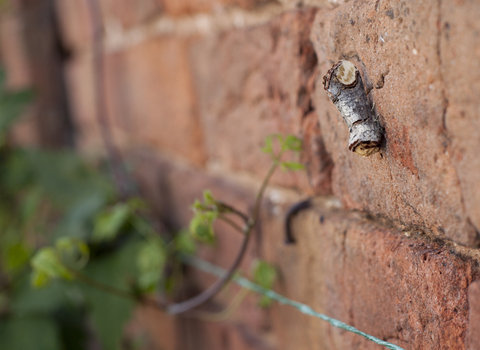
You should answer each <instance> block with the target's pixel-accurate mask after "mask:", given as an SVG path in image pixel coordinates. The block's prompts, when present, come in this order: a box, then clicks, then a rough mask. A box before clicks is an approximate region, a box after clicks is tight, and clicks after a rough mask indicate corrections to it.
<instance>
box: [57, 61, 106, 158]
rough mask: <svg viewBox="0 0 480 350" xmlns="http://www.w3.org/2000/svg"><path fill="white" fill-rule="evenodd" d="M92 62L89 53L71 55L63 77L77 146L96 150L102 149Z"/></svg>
mask: <svg viewBox="0 0 480 350" xmlns="http://www.w3.org/2000/svg"><path fill="white" fill-rule="evenodd" d="M92 63H93V62H92V58H91V56H89V55H77V56H75V57H73V58H72V59H71V60H69V62H68V64H67V65H66V68H65V77H66V86H67V92H68V97H69V101H70V103H71V105H70V109H71V112H72V118H73V122H74V125H75V129H76V143H77V147H78V148H79V149H83V150H88V151H95V152H98V150H103V142H102V140H101V138H100V130H99V125H98V122H97V119H96V109H95V89H94V85H93V84H94V82H93V67H92Z"/></svg>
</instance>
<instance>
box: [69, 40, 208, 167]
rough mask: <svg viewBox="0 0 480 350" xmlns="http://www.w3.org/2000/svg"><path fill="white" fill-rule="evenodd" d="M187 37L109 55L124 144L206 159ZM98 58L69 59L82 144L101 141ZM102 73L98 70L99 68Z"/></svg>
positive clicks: (109, 84) (109, 82)
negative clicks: (95, 67) (94, 60)
mask: <svg viewBox="0 0 480 350" xmlns="http://www.w3.org/2000/svg"><path fill="white" fill-rule="evenodd" d="M186 48H187V42H185V41H183V40H182V39H176V38H157V39H152V40H149V41H146V42H144V43H142V44H139V45H137V46H134V47H131V48H129V49H127V50H124V51H120V52H116V53H111V54H108V55H107V56H106V58H105V71H104V74H105V90H106V103H107V110H108V118H109V121H110V123H111V127H112V131H115V132H117V139H119V140H123V141H121V142H122V143H127V145H126V146H127V147H128V144H141V145H142V146H145V147H151V148H160V149H162V150H164V151H166V152H172V153H176V154H177V155H180V156H183V157H184V158H186V159H189V160H190V161H192V162H193V163H195V164H202V163H203V161H204V151H203V142H202V130H201V128H200V127H199V121H198V117H197V113H196V110H195V103H196V101H195V96H194V95H193V91H192V86H191V77H190V75H189V67H188V62H187V61H186ZM92 64H93V63H92V57H91V56H89V55H77V56H76V57H75V58H74V59H73V60H71V62H69V64H68V68H67V72H68V77H69V79H68V81H69V92H70V96H71V100H72V101H73V106H74V108H73V109H74V117H75V120H76V122H77V126H78V127H79V129H80V144H82V145H98V144H99V141H100V140H99V132H98V125H97V124H98V123H97V120H96V117H95V115H96V110H95V91H96V90H95V87H94V85H93V84H94V79H93V74H94V72H93V70H92V69H93V67H92ZM95 74H98V73H95Z"/></svg>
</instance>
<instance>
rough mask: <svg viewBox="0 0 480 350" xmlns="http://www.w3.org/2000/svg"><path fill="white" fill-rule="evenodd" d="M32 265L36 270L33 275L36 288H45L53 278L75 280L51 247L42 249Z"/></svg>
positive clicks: (34, 257)
mask: <svg viewBox="0 0 480 350" xmlns="http://www.w3.org/2000/svg"><path fill="white" fill-rule="evenodd" d="M31 265H32V268H33V270H34V271H33V275H32V284H33V286H34V287H37V288H38V287H43V286H45V285H46V284H47V283H48V281H49V279H52V278H59V277H61V278H64V279H69V280H71V279H73V275H72V273H71V272H70V271H68V270H67V269H66V268H65V266H64V265H63V264H62V262H61V261H60V259H59V258H58V255H57V252H56V251H55V249H53V248H51V247H46V248H42V249H40V250H39V251H38V252H37V253H36V254H35V255H34V256H33V258H32V259H31Z"/></svg>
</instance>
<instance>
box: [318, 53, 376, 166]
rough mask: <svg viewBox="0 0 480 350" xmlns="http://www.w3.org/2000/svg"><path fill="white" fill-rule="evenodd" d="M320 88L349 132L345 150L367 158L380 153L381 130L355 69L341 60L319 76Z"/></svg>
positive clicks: (347, 62) (351, 64)
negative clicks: (321, 78)
mask: <svg viewBox="0 0 480 350" xmlns="http://www.w3.org/2000/svg"><path fill="white" fill-rule="evenodd" d="M323 86H324V88H325V91H327V94H328V96H329V97H330V99H331V100H332V101H333V103H334V104H335V106H336V107H337V109H338V110H339V111H340V114H341V115H342V117H343V120H345V123H346V124H347V126H348V129H349V130H350V140H349V142H348V149H349V150H350V151H352V152H355V153H357V154H358V155H361V156H362V157H368V156H370V155H372V154H374V153H376V152H378V151H379V150H380V143H381V141H382V129H381V127H380V125H379V124H378V122H377V121H375V120H374V118H373V114H372V110H371V107H370V103H369V102H368V98H367V94H366V92H365V88H364V86H363V82H362V77H361V76H360V72H359V71H358V69H357V67H355V65H354V64H353V63H351V62H350V61H345V60H341V61H339V62H337V63H335V64H334V65H333V67H332V68H331V69H330V70H329V71H328V72H327V74H326V75H325V76H324V77H323Z"/></svg>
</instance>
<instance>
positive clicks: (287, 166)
mask: <svg viewBox="0 0 480 350" xmlns="http://www.w3.org/2000/svg"><path fill="white" fill-rule="evenodd" d="M280 167H281V169H282V170H283V171H288V170H291V171H298V170H303V169H305V167H304V166H303V164H300V163H297V162H282V163H280Z"/></svg>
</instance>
